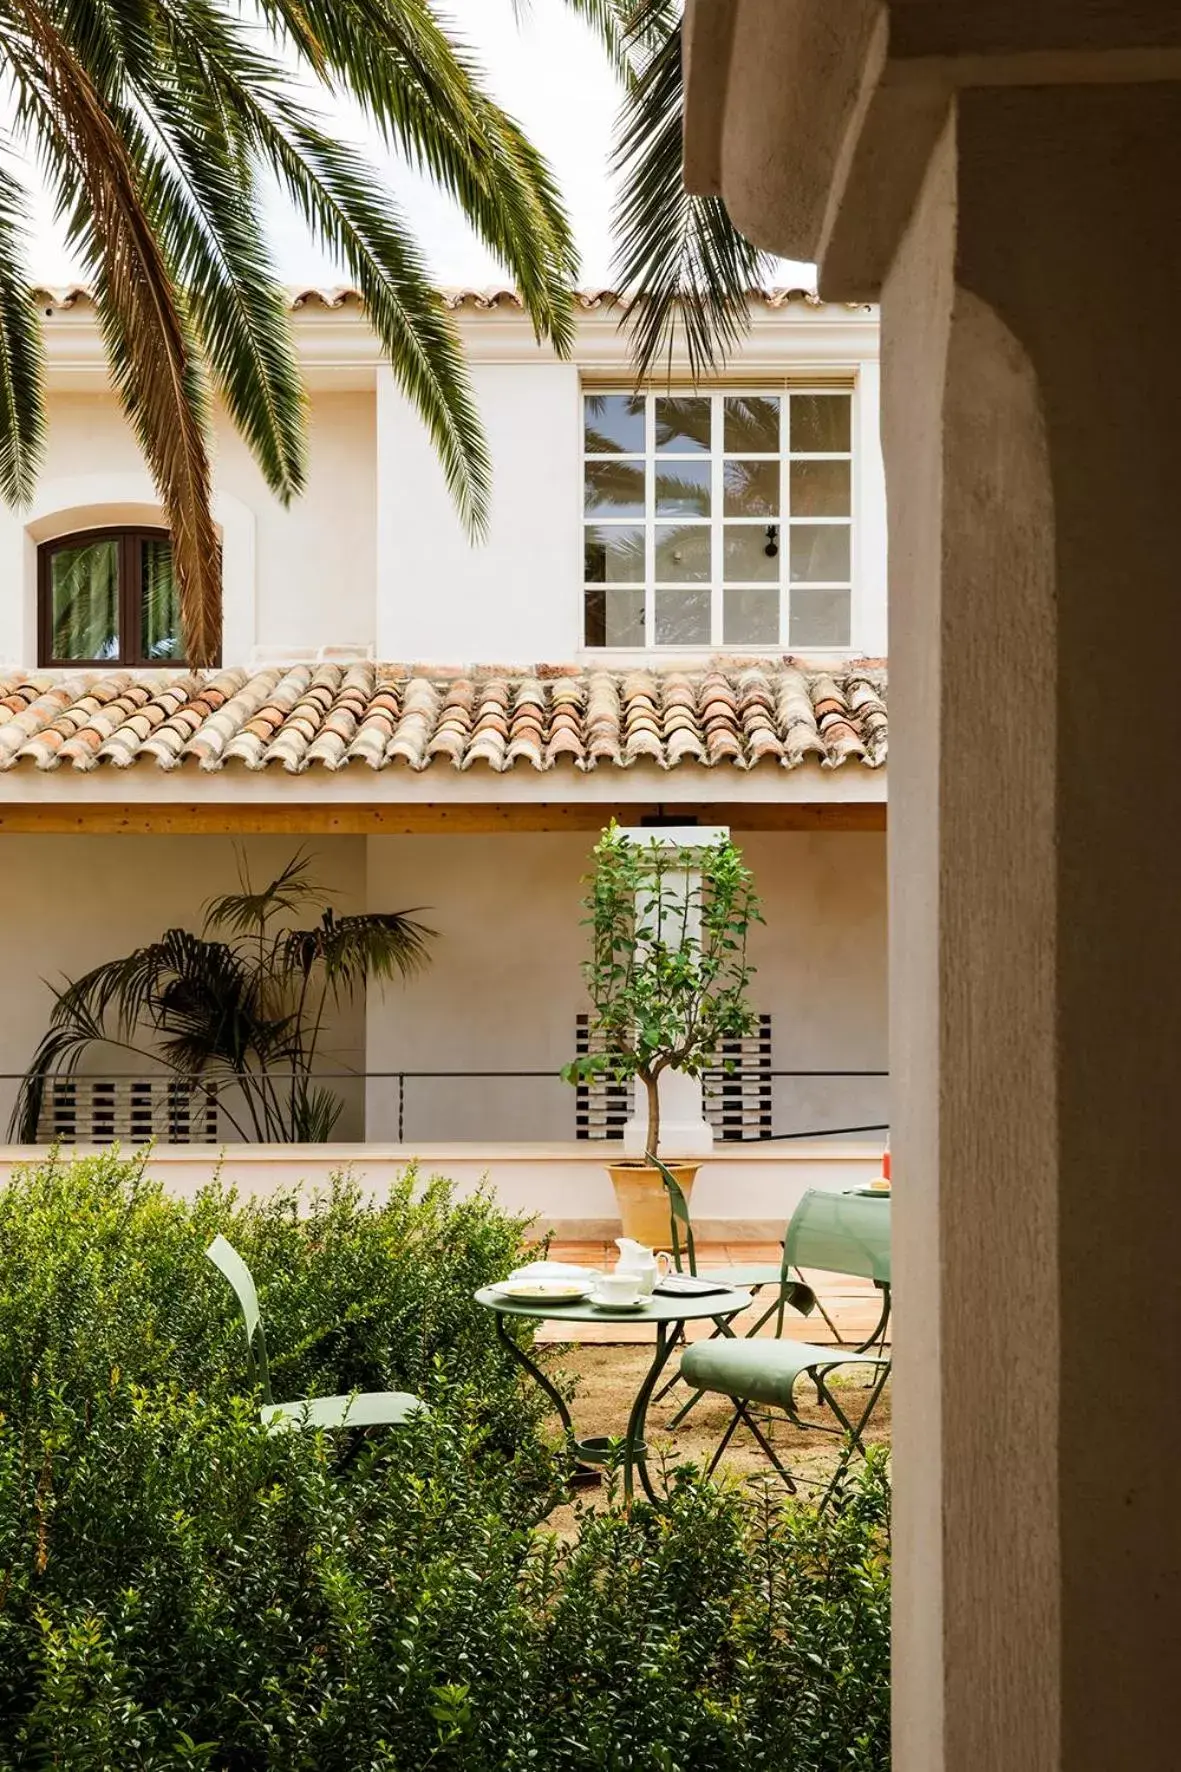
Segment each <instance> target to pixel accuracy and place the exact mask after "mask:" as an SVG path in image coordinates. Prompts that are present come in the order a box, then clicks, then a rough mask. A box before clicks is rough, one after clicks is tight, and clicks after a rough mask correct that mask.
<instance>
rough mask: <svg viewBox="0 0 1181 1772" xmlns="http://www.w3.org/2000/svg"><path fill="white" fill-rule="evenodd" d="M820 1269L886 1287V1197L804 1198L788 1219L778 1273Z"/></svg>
mask: <svg viewBox="0 0 1181 1772" xmlns="http://www.w3.org/2000/svg"><path fill="white" fill-rule="evenodd" d="M802 1267H806V1268H820V1269H821V1270H822V1271H823V1272H825V1273H831V1274H860V1275H863V1276H864V1277H865V1278H866V1279H869V1280H876V1281H877V1282H878V1283H879V1285H882V1286H888V1285H889V1284H890V1196H889V1195H888V1194H883V1195H882V1196H881V1198H879V1199H875V1198H874V1196H873V1195H872V1194H832V1193H827V1192H824V1191H823V1190H821V1189H819V1188H812V1189H810V1190H809V1192H808V1193H806V1194H805V1195H804V1197H803V1199H802V1200H801V1201H800V1203H799V1205H798V1206H797V1207H796V1209H795V1211H794V1212H793V1213H792V1215H791V1223H790V1224H789V1225H788V1227H787V1237H786V1239H785V1241H784V1245H783V1271H784V1273H785V1274H786V1273H787V1272H789V1270H790V1269H791V1268H802Z"/></svg>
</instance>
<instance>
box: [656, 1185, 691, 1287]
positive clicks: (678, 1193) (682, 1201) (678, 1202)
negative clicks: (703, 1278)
mask: <svg viewBox="0 0 1181 1772" xmlns="http://www.w3.org/2000/svg"><path fill="white" fill-rule="evenodd" d="M650 1161H651V1162H653V1163H655V1165H656V1167H657V1168H658V1169H659V1171H660V1179H661V1181H663V1183H664V1191H665V1193H666V1194H667V1195H668V1218H669V1225H668V1229H669V1241H670V1243H671V1244H672V1257H673V1266H674V1267H675V1268H676V1270H677V1272H678V1273H683V1272H684V1262H682V1260H681V1237H682V1236H684V1239H685V1258H686V1260H687V1261H688V1263H689V1272H690V1273H691V1274H696V1272H697V1244H696V1242H695V1241H694V1238H693V1220H692V1219H691V1218H690V1217H689V1202H688V1200H687V1199H686V1198H685V1195H684V1192H683V1190H682V1188H681V1184H680V1182H679V1181H678V1180H677V1178H676V1176H675V1175H674V1174H673V1172H672V1170H671V1169H670V1168H669V1167H668V1165H667V1163H662V1162H661V1161H660V1158H659V1157H652V1158H651V1159H650ZM678 1225H679V1226H680V1227H681V1228H680V1230H678V1228H677V1227H678Z"/></svg>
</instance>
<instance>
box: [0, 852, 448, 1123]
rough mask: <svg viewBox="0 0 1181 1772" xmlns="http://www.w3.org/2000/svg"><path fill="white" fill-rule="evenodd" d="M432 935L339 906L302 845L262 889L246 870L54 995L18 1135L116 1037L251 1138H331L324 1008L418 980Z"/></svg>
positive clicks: (119, 1046) (400, 920)
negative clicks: (373, 987)
mask: <svg viewBox="0 0 1181 1772" xmlns="http://www.w3.org/2000/svg"><path fill="white" fill-rule="evenodd" d="M433 937H434V931H433V930H432V929H428V928H427V927H426V925H425V924H423V923H420V922H418V921H417V920H416V918H415V917H414V915H413V913H411V912H407V911H365V912H361V913H359V914H356V915H352V916H341V915H339V914H338V913H337V912H336V911H335V910H333V908H332V906H331V905H330V904H329V903H328V902H327V898H326V895H325V893H324V890H323V888H322V887H321V886H320V885H319V884H318V883H317V881H316V879H315V876H314V872H313V867H312V861H311V858H310V857H309V856H307V855H305V854H304V853H303V852H302V851H300V852H299V853H297V854H296V855H294V856H293V857H292V858H291V860H290V861H289V862H288V863H287V865H286V867H285V868H283V869H282V871H281V872H280V873H279V874H278V875H277V877H276V878H275V879H273V880H271V881H270V882H269V883H268V884H267V885H265V886H262V887H258V888H255V887H254V886H253V885H252V884H251V881H250V879H249V877H248V876H247V875H245V874H244V875H243V878H242V881H241V886H240V890H239V891H237V892H228V893H224V894H223V895H222V896H220V897H218V898H215V899H213V900H212V901H211V903H210V904H209V905H208V906H207V908H206V916H205V923H204V927H203V929H202V930H201V933H200V934H197V933H195V932H194V931H191V930H188V929H167V930H165V931H164V933H163V934H162V935H161V936H160V937H159V938H158V939H157V940H156V941H153V942H149V943H148V945H147V946H146V947H139V948H136V949H134V950H133V952H131V953H130V954H125V955H123V956H122V957H121V958H119V959H116V960H107V961H105V962H104V963H103V964H102V965H101V966H96V967H94V969H93V970H92V971H90V972H87V973H85V974H84V975H83V976H82V977H81V978H76V979H73V980H70V981H67V983H66V984H65V985H64V986H63V987H62V988H61V989H60V990H59V991H57V992H55V998H56V1000H55V1002H54V1006H53V1011H52V1014H51V1016H50V1020H49V1027H48V1029H47V1030H46V1032H45V1034H44V1035H43V1037H42V1039H41V1041H40V1044H39V1045H38V1047H37V1050H36V1052H35V1053H34V1054H33V1058H32V1061H31V1063H30V1065H29V1068H28V1071H27V1072H26V1073H25V1077H24V1080H23V1082H22V1084H21V1089H20V1094H19V1096H18V1099H17V1104H16V1108H15V1110H14V1112H13V1116H12V1122H11V1125H10V1128H9V1135H10V1136H12V1137H16V1138H17V1139H19V1140H20V1141H21V1142H22V1143H34V1142H35V1141H36V1139H37V1136H38V1126H39V1123H40V1118H41V1107H42V1102H43V1100H44V1097H45V1092H46V1089H47V1088H48V1087H49V1085H50V1084H51V1082H52V1081H53V1080H54V1079H57V1078H62V1077H69V1076H71V1075H73V1074H74V1073H75V1072H76V1071H77V1070H78V1068H79V1066H80V1065H81V1064H82V1063H83V1061H84V1059H85V1058H86V1057H87V1055H88V1054H89V1053H91V1052H92V1051H94V1050H96V1049H101V1048H103V1047H109V1048H111V1049H112V1050H115V1051H121V1052H123V1053H125V1054H131V1055H132V1056H133V1057H135V1058H138V1059H139V1060H140V1061H141V1062H142V1064H143V1065H144V1067H145V1068H146V1069H148V1070H150V1071H151V1072H152V1073H156V1072H160V1073H162V1074H164V1075H165V1076H167V1077H170V1078H172V1079H173V1080H174V1082H175V1083H176V1085H177V1087H178V1088H179V1089H180V1090H182V1091H184V1092H185V1094H186V1095H188V1096H196V1097H202V1096H208V1095H211V1094H214V1093H215V1094H216V1100H217V1102H218V1106H219V1111H220V1113H221V1115H222V1117H223V1118H224V1119H225V1120H227V1121H228V1123H229V1124H230V1126H231V1127H232V1129H233V1132H234V1134H235V1136H236V1137H237V1138H239V1139H241V1140H243V1141H244V1142H247V1143H266V1144H322V1143H325V1142H327V1140H328V1139H329V1138H330V1137H331V1135H332V1131H333V1128H334V1127H335V1125H336V1122H337V1120H338V1118H339V1116H340V1113H341V1109H342V1106H343V1103H342V1102H341V1100H340V1098H339V1096H338V1095H337V1093H336V1092H335V1091H334V1090H333V1089H331V1088H326V1087H324V1086H323V1085H322V1084H321V1083H319V1082H318V1081H317V1076H318V1069H319V1064H320V1054H321V1051H322V1048H323V1036H324V1032H325V1026H326V1022H327V1020H328V1016H329V1011H330V1010H331V1009H332V1008H333V1007H334V1006H338V1005H339V1004H341V1003H344V1002H349V1001H351V1000H352V999H353V998H354V997H355V996H356V995H357V993H358V992H359V991H360V990H361V989H362V988H363V987H364V986H365V985H366V984H368V983H381V982H383V981H385V980H390V979H397V978H409V977H412V976H413V974H414V973H416V972H417V971H418V970H419V969H420V968H421V967H423V966H425V965H426V963H427V961H428V959H429V957H430V955H429V948H430V943H431V941H432V939H433Z"/></svg>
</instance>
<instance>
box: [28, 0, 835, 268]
mask: <svg viewBox="0 0 1181 1772" xmlns="http://www.w3.org/2000/svg"><path fill="white" fill-rule="evenodd" d="M443 11H446V13H447V14H448V15H449V17H450V18H451V19H452V20H454V22H455V25H456V28H457V31H458V33H459V34H460V35H461V36H462V37H463V38H464V39H465V40H466V41H467V43H468V44H469V46H470V47H471V49H472V50H473V51H474V52H475V54H476V56H477V58H478V60H479V61H480V63H481V64H482V65H483V67H484V68H485V69H486V71H487V75H488V84H489V87H490V89H491V91H492V93H493V96H494V97H495V98H496V99H497V100H498V101H499V103H500V104H501V105H502V106H503V107H504V108H505V109H506V110H507V111H509V112H510V113H511V114H512V115H513V116H514V117H515V118H516V119H517V120H518V121H519V122H520V123H521V124H522V125H523V126H524V128H525V130H526V132H527V133H528V134H529V136H530V137H531V138H532V140H533V141H534V143H535V144H536V145H537V146H538V147H539V148H540V149H541V151H542V152H543V153H544V154H545V155H546V157H547V158H548V160H549V162H550V165H551V166H552V168H553V170H554V172H555V174H556V177H557V180H558V184H559V186H560V188H561V190H562V193H563V196H564V199H565V202H566V206H567V209H568V211H569V213H570V216H571V218H572V220H573V222H574V226H575V231H576V234H577V238H578V245H579V251H580V254H581V258H582V274H581V283H582V285H583V287H593V286H595V285H603V284H607V283H609V282H610V267H611V240H610V220H611V201H612V191H611V183H610V177H609V170H608V159H609V152H610V143H611V127H612V122H613V119H614V115H615V110H616V107H617V104H618V88H617V86H616V83H615V79H614V76H613V75H612V73H611V70H610V69H609V67H608V66H607V61H606V57H605V56H604V54H603V52H602V50H601V49H600V48H599V46H598V45H597V43H596V42H595V40H594V38H593V37H592V35H591V33H590V32H589V31H588V29H587V27H586V26H585V25H584V24H583V23H582V21H581V20H580V19H577V18H575V17H574V16H573V15H572V14H571V12H570V11H569V10H568V8H567V7H566V6H565V5H564V4H563V0H529V4H528V5H527V6H526V5H519V6H518V7H517V9H516V12H517V13H523V14H524V16H523V17H520V18H518V17H517V16H516V15H515V12H514V6H513V0H450V4H449V5H444V6H441V7H440V12H443ZM333 117H334V121H335V123H336V124H337V126H338V127H339V128H340V130H341V132H342V135H344V136H347V137H348V138H350V139H353V140H360V141H362V142H363V143H364V145H365V146H366V149H367V151H368V152H369V154H370V157H371V158H372V160H373V161H374V162H375V163H376V164H377V165H378V166H379V167H380V168H381V169H382V171H383V174H384V176H385V178H386V182H387V184H388V186H389V188H390V190H391V192H392V193H393V195H394V196H395V197H396V199H397V201H398V202H399V204H400V205H401V207H402V209H403V211H404V213H405V214H406V215H407V217H408V219H409V221H410V223H411V225H412V226H413V228H414V230H415V233H416V234H417V237H418V239H419V242H420V244H421V246H422V247H423V250H424V251H425V253H426V256H427V261H428V264H429V266H430V269H431V272H432V275H433V276H434V279H435V281H436V282H438V283H440V284H442V285H445V286H451V285H462V286H465V287H471V288H482V287H484V286H485V285H487V284H490V283H501V282H504V281H505V275H504V272H503V270H502V269H501V268H500V267H499V266H498V265H497V263H496V261H495V259H494V258H492V257H491V255H490V254H489V253H487V252H486V251H485V249H484V247H483V246H482V245H481V243H480V242H479V241H478V240H477V239H476V238H475V237H474V236H473V235H472V234H471V233H470V232H469V230H468V229H467V227H466V226H465V224H464V223H463V221H462V220H461V219H460V217H459V215H458V212H457V211H456V210H455V209H454V207H453V206H452V205H451V203H450V202H449V201H448V200H447V198H446V197H444V196H442V195H440V193H439V192H437V191H436V190H434V189H433V187H432V186H431V185H430V184H429V183H428V182H427V181H425V180H422V179H419V178H418V177H417V176H416V175H415V174H413V173H411V172H409V171H408V170H407V169H406V168H405V167H404V166H402V165H400V164H399V163H397V162H396V161H395V160H393V159H392V158H391V157H390V156H389V155H388V154H387V153H386V152H385V150H384V148H383V146H382V144H381V142H380V141H379V140H378V139H377V138H376V137H375V136H373V135H371V134H369V133H368V132H367V131H366V130H365V128H364V124H363V121H362V120H361V119H359V118H356V117H353V116H350V115H349V114H347V113H346V112H344V111H335V112H334V113H333ZM267 220H268V231H269V233H270V236H271V239H272V242H273V245H274V251H275V258H276V265H277V269H278V273H279V276H280V279H281V280H282V281H283V282H284V283H291V284H301V283H308V284H332V283H339V282H342V281H344V278H343V276H342V274H341V272H340V270H339V269H338V268H337V267H336V266H334V265H333V264H332V263H331V262H330V261H329V260H327V259H325V258H324V256H323V255H322V254H321V253H320V252H318V251H317V249H316V247H315V245H314V243H313V242H312V240H311V239H310V238H309V236H308V234H307V233H306V231H305V229H304V228H303V225H302V223H301V221H300V220H299V218H298V217H297V216H296V215H294V213H293V212H292V211H291V210H290V209H289V208H288V207H287V205H286V203H285V202H284V201H283V200H282V198H281V197H280V196H279V195H278V193H277V192H276V193H275V194H274V195H273V197H271V199H270V200H269V201H268V206H267ZM30 259H31V268H32V271H33V274H34V276H35V278H36V279H37V280H39V281H42V282H45V283H49V284H51V285H56V284H62V283H68V282H70V281H71V280H73V279H75V278H77V277H78V276H79V275H80V274H81V267H80V266H79V265H78V264H77V263H76V262H74V261H72V259H71V257H70V254H69V251H68V248H67V246H66V243H65V241H64V239H63V237H62V235H61V232H60V230H59V229H57V228H56V227H55V226H54V223H53V218H52V215H51V213H50V209H49V205H48V203H47V202H45V201H44V200H41V201H40V202H39V203H38V205H37V207H36V211H35V215H34V225H33V238H32V242H31V249H30ZM773 281H775V282H777V283H791V284H801V283H803V284H807V285H811V284H812V283H813V281H814V273H813V272H812V271H811V268H810V267H808V266H799V265H789V264H787V263H784V264H783V265H782V266H781V267H780V269H779V271H778V272H777V273H776V275H775V276H774V278H773Z"/></svg>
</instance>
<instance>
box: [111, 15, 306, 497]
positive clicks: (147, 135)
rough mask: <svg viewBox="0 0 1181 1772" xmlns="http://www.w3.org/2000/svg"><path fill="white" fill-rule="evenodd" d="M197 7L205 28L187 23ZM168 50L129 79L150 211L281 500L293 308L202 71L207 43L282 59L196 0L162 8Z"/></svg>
mask: <svg viewBox="0 0 1181 1772" xmlns="http://www.w3.org/2000/svg"><path fill="white" fill-rule="evenodd" d="M194 10H196V12H197V14H198V18H199V21H200V24H201V27H202V28H201V31H200V32H196V31H194V30H193V29H191V28H189V20H190V16H191V14H192V13H193V12H194ZM160 17H161V25H162V27H163V28H164V30H165V31H166V33H167V38H168V47H169V56H168V59H167V62H166V63H165V65H164V66H163V67H161V65H160V63H159V61H158V60H157V61H155V62H153V63H152V64H151V65H150V67H149V68H148V69H147V71H146V72H145V74H144V75H143V76H142V77H141V78H138V79H136V80H135V81H134V83H133V84H134V89H135V91H136V93H137V95H138V96H139V98H140V99H141V101H142V114H143V116H144V117H145V119H146V120H147V121H146V124H145V127H144V129H143V131H142V132H137V137H136V139H137V140H139V139H142V141H143V142H144V143H145V144H146V145H149V146H150V144H151V143H153V142H154V143H155V144H158V149H159V151H158V153H155V154H151V155H150V158H149V157H148V156H147V155H145V156H144V157H145V159H146V160H147V164H146V165H145V166H144V167H143V168H142V171H143V175H144V183H145V185H146V187H147V188H148V190H149V193H150V195H151V196H152V198H153V199H154V201H153V204H152V214H153V221H154V225H155V226H156V228H157V230H158V232H159V235H160V238H161V240H162V241H163V242H164V244H165V246H166V248H167V251H168V254H169V258H170V260H171V262H172V263H173V264H174V265H175V267H176V274H177V276H178V279H179V280H180V282H181V284H182V285H183V287H184V289H185V292H186V296H187V300H188V305H189V312H190V315H191V319H192V324H193V327H194V330H195V332H196V334H197V336H198V338H199V339H200V342H201V347H202V350H203V351H204V354H205V356H206V358H207V360H208V362H209V366H210V368H211V370H212V372H213V376H214V379H215V381H216V385H217V389H218V392H219V393H220V395H221V397H222V399H223V400H224V402H225V404H226V407H227V410H228V411H229V413H230V416H231V417H232V418H233V420H234V422H235V424H236V425H237V427H238V429H239V430H240V431H241V433H242V435H243V437H244V438H245V439H246V441H247V443H248V444H249V446H250V448H251V449H252V451H253V453H254V456H255V459H256V461H257V462H258V464H259V466H260V467H261V469H262V471H263V474H264V475H265V477H266V480H267V484H268V485H269V486H270V488H271V490H272V491H273V492H274V493H275V494H276V496H277V497H278V498H280V499H281V500H282V501H283V502H284V503H286V502H287V500H288V499H290V498H291V497H292V496H293V494H295V493H298V492H300V491H302V489H303V485H304V480H305V475H306V465H307V464H306V453H307V438H306V410H305V409H306V395H305V391H304V387H303V383H302V381H301V379H300V374H299V368H298V365H297V363H296V359H295V349H294V343H293V340H292V334H291V324H290V317H289V314H288V310H287V302H286V299H285V297H284V294H283V291H282V288H281V287H280V285H279V283H278V282H277V280H276V278H275V276H274V272H273V269H272V266H271V262H270V256H269V252H268V249H267V245H266V241H265V238H264V235H263V232H262V227H261V223H260V216H261V213H262V201H261V195H260V192H259V190H258V181H257V175H256V169H255V165H254V162H253V160H252V158H251V156H250V155H249V153H248V152H245V151H244V144H243V141H242V139H241V131H240V129H239V127H238V123H237V119H236V118H235V117H234V115H233V113H232V112H231V111H229V110H227V108H226V106H225V105H224V104H222V103H220V102H219V99H218V94H217V89H216V82H214V81H212V80H210V78H209V67H208V63H209V57H210V55H211V53H212V50H213V48H214V47H216V48H217V49H218V51H219V52H220V53H221V54H222V55H223V56H226V57H229V58H231V59H235V60H236V61H237V62H238V64H239V66H240V67H242V68H243V70H244V71H245V72H246V73H247V74H248V75H249V77H250V78H252V79H254V80H255V81H256V82H259V83H263V84H265V83H266V82H267V81H268V80H277V79H278V70H277V69H276V68H274V67H273V65H272V64H270V63H268V62H266V61H265V59H264V58H262V57H261V56H259V55H257V54H254V53H251V52H250V51H249V50H248V49H247V48H245V47H244V46H241V45H239V43H238V42H237V41H236V39H235V36H234V33H233V32H232V31H231V30H230V29H229V24H228V20H226V18H225V16H224V15H223V14H222V13H221V12H220V11H219V10H218V9H216V8H214V7H211V6H208V5H205V4H203V0H182V3H180V4H177V3H176V0H174V4H173V5H172V6H168V7H163V8H160Z"/></svg>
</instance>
